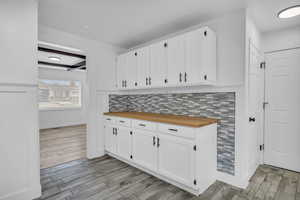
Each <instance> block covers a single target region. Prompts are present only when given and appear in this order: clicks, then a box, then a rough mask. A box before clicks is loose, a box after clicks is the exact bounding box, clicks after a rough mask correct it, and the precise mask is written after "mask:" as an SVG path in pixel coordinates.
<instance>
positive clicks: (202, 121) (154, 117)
mask: <svg viewBox="0 0 300 200" xmlns="http://www.w3.org/2000/svg"><path fill="white" fill-rule="evenodd" d="M104 115H107V116H114V117H124V118H132V119H138V120H145V121H152V122H160V123H167V124H175V125H180V126H189V127H194V128H199V127H202V126H207V125H210V124H214V123H217V121H218V120H217V119H212V118H206V117H188V116H182V115H170V114H156V113H146V112H107V113H104Z"/></svg>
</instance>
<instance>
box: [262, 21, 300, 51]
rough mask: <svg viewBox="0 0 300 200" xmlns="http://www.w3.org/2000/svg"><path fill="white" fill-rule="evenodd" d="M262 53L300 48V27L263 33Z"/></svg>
mask: <svg viewBox="0 0 300 200" xmlns="http://www.w3.org/2000/svg"><path fill="white" fill-rule="evenodd" d="M262 37H263V48H264V52H270V51H277V50H283V49H290V48H299V47H300V27H293V28H289V29H284V30H280V31H272V32H266V33H263V36H262Z"/></svg>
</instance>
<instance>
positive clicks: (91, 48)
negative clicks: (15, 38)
mask: <svg viewBox="0 0 300 200" xmlns="http://www.w3.org/2000/svg"><path fill="white" fill-rule="evenodd" d="M38 38H39V41H44V42H49V43H54V44H59V45H62V46H67V47H72V48H75V49H80V50H82V51H83V52H84V54H85V55H86V56H87V88H88V89H87V96H88V108H87V131H88V133H87V143H88V144H87V151H88V152H87V154H88V155H87V157H88V158H94V157H98V156H102V155H104V133H103V124H101V123H102V121H99V118H100V116H101V110H100V109H101V108H100V107H99V104H98V102H97V90H112V89H114V86H115V83H116V79H115V78H116V77H115V68H116V55H117V53H118V52H119V51H120V48H117V47H114V46H111V45H109V44H105V43H101V42H97V41H93V40H88V39H85V38H82V37H79V36H76V35H73V34H69V33H66V32H62V31H59V30H56V29H52V28H49V27H45V26H42V25H40V26H39V34H38Z"/></svg>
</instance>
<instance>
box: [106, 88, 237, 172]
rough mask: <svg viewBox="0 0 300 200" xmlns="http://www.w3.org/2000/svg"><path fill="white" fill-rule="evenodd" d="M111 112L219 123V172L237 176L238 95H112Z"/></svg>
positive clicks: (230, 93)
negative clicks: (204, 118) (235, 172)
mask: <svg viewBox="0 0 300 200" xmlns="http://www.w3.org/2000/svg"><path fill="white" fill-rule="evenodd" d="M109 111H110V112H122V111H131V112H150V113H161V114H175V115H187V116H196V117H212V118H217V119H219V122H218V137H217V138H218V139H217V140H218V141H217V152H218V153H217V160H218V163H217V167H218V171H221V172H225V173H228V174H231V175H234V162H235V93H234V92H217V93H186V94H183V93H182V94H138V95H109Z"/></svg>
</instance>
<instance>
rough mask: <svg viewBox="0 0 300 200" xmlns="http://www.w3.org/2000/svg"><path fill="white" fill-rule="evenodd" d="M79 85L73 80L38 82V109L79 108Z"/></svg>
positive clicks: (78, 82)
mask: <svg viewBox="0 0 300 200" xmlns="http://www.w3.org/2000/svg"><path fill="white" fill-rule="evenodd" d="M80 107H81V83H80V81H74V80H44V79H42V80H39V108H40V109H55V108H80Z"/></svg>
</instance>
